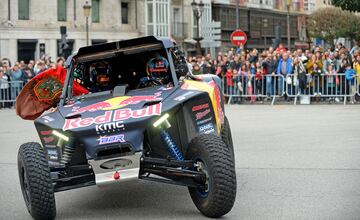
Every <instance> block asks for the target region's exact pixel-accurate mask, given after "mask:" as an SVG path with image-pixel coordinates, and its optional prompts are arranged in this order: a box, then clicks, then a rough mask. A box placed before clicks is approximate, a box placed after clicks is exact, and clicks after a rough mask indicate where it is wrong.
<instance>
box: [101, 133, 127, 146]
mask: <svg viewBox="0 0 360 220" xmlns="http://www.w3.org/2000/svg"><path fill="white" fill-rule="evenodd" d="M97 140H98V141H99V144H100V145H102V144H111V143H124V142H125V139H124V135H123V134H119V135H111V136H100V138H99V139H97Z"/></svg>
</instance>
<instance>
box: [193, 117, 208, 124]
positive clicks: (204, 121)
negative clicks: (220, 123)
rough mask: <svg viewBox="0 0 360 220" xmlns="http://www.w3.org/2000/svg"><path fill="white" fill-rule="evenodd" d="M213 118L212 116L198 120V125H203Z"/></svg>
mask: <svg viewBox="0 0 360 220" xmlns="http://www.w3.org/2000/svg"><path fill="white" fill-rule="evenodd" d="M211 119H212V117H210V118H207V119H204V120H201V121H197V122H196V124H197V125H203V124H205V123H207V122H209V121H211Z"/></svg>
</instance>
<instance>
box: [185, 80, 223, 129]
mask: <svg viewBox="0 0 360 220" xmlns="http://www.w3.org/2000/svg"><path fill="white" fill-rule="evenodd" d="M181 89H184V90H196V91H204V92H207V93H208V94H209V97H210V100H211V103H212V108H213V109H214V114H215V115H216V117H215V121H216V126H217V130H218V132H220V130H221V124H223V123H224V112H223V109H222V105H221V104H222V100H221V92H220V89H219V87H218V85H217V84H216V82H215V81H214V80H212V81H210V82H208V83H205V82H199V81H194V80H184V83H183V84H182V85H181Z"/></svg>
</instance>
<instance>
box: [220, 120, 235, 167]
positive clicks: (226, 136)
mask: <svg viewBox="0 0 360 220" xmlns="http://www.w3.org/2000/svg"><path fill="white" fill-rule="evenodd" d="M221 139H222V140H223V142H224V143H225V145H226V146H227V147H228V148H229V151H230V153H231V156H232V157H233V160H234V161H235V152H234V145H233V141H232V136H231V129H230V124H229V120H228V119H227V117H226V116H225V117H224V125H223V127H222V129H221Z"/></svg>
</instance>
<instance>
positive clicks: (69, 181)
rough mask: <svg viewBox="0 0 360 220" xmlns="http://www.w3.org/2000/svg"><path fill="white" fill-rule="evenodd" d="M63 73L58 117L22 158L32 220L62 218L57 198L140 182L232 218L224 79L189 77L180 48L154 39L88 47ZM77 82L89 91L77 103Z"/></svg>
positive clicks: (47, 120)
mask: <svg viewBox="0 0 360 220" xmlns="http://www.w3.org/2000/svg"><path fill="white" fill-rule="evenodd" d="M66 66H67V75H66V80H65V83H64V87H63V91H62V94H61V98H60V101H59V103H58V105H57V110H56V111H53V112H49V113H46V114H43V115H42V116H40V117H38V118H37V119H36V120H35V126H36V129H37V132H38V134H39V137H40V140H41V144H39V143H34V142H32V143H25V144H23V145H21V147H20V149H19V153H18V171H19V178H20V184H21V189H22V193H23V197H24V200H25V203H26V206H27V209H28V211H29V212H30V214H31V215H32V216H33V217H34V218H35V219H53V218H55V215H56V206H55V197H54V193H55V192H59V191H65V190H70V189H75V188H80V187H86V186H91V185H98V186H103V185H106V184H113V183H118V184H121V183H122V182H124V181H130V180H139V179H140V180H150V181H156V182H161V183H169V184H177V185H182V186H187V187H188V189H189V192H190V195H191V198H192V200H193V202H194V204H195V205H196V207H197V208H198V209H199V210H200V212H201V213H203V214H204V215H205V216H208V217H220V216H222V215H225V214H226V213H228V212H229V211H230V210H231V208H232V207H233V204H234V201H235V196H236V175H235V163H234V150H233V144H232V138H231V132H230V127H229V122H228V120H227V118H226V116H225V112H224V104H223V96H222V94H221V83H220V79H219V78H218V77H216V76H213V75H201V76H196V77H195V76H192V75H191V74H189V73H188V72H189V71H188V67H187V63H186V61H185V59H184V56H183V54H182V52H181V51H180V50H179V49H178V48H177V47H176V45H175V44H174V43H173V42H172V41H171V40H169V39H157V38H155V37H143V38H136V39H131V40H125V41H119V42H112V43H106V44H101V45H95V46H89V47H83V48H81V49H80V50H79V51H78V52H77V54H75V55H73V56H71V57H69V58H68V59H67V62H66ZM74 82H76V83H78V84H80V85H81V86H82V87H84V88H85V89H87V90H88V91H89V93H88V94H83V95H80V96H76V97H75V96H73V94H72V91H73V89H72V87H73V84H74Z"/></svg>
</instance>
